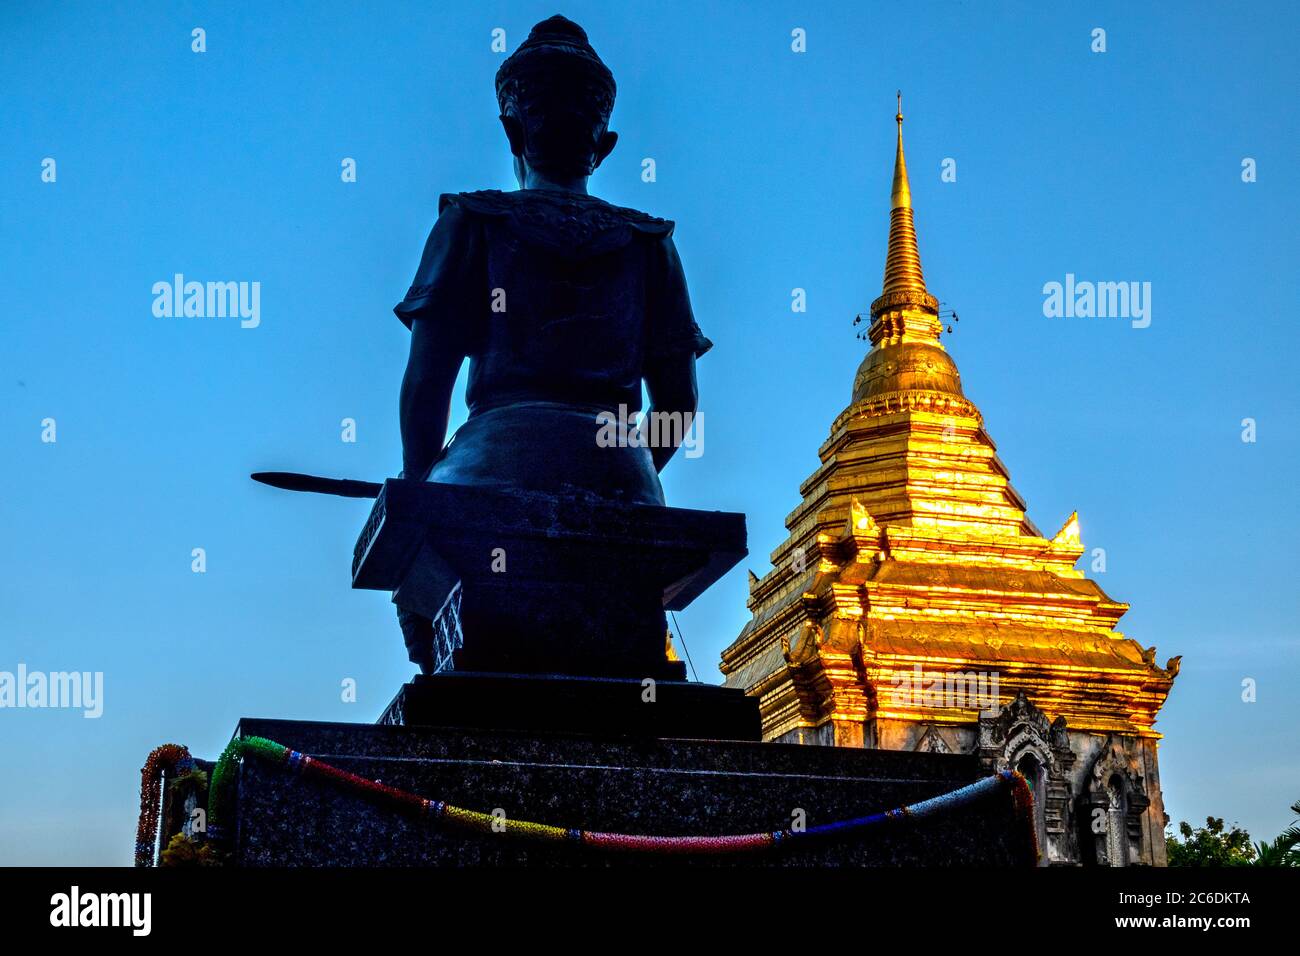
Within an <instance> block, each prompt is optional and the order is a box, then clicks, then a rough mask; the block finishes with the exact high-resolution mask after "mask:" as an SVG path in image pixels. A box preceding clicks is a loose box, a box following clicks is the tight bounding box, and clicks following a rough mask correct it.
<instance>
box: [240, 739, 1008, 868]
mask: <svg viewBox="0 0 1300 956" xmlns="http://www.w3.org/2000/svg"><path fill="white" fill-rule="evenodd" d="M238 734H240V735H252V736H260V737H268V738H270V739H272V740H275V741H278V742H280V743H282V744H285V745H286V746H289V747H292V748H294V749H296V750H299V751H302V752H304V753H307V754H309V755H311V756H314V757H319V758H320V759H322V760H324V761H326V762H327V763H330V764H333V765H334V766H337V767H340V768H342V769H344V770H348V771H350V772H352V773H355V774H358V775H360V776H363V777H366V778H368V779H372V780H380V781H382V782H383V783H385V784H387V785H389V786H393V787H398V788H402V789H405V790H410V791H413V792H415V793H419V794H421V795H423V796H426V797H429V798H431V799H439V800H445V801H448V802H450V803H453V804H456V805H458V806H462V807H465V808H468V809H471V810H478V811H482V812H488V813H491V812H493V811H494V810H498V809H499V810H500V811H501V812H502V813H504V814H505V815H506V816H508V817H510V818H512V819H517V820H531V821H534V822H540V823H548V824H553V825H557V826H563V827H576V828H583V829H591V830H601V831H613V832H623V833H637V834H657V835H682V834H711V835H718V834H729V833H748V832H756V831H765V830H773V829H780V828H784V827H788V826H790V825H791V822H792V820H794V819H795V818H796V816H798V815H802V818H803V819H804V820H805V821H806V824H807V826H808V827H815V826H817V825H819V824H823V823H829V822H833V821H837V820H843V819H848V818H852V817H858V816H862V815H865V814H868V813H873V812H876V811H880V810H886V809H891V808H893V807H896V806H899V805H901V804H904V803H910V802H915V801H918V800H922V799H925V798H927V797H933V796H936V795H938V794H942V793H947V792H949V791H951V790H954V789H956V788H958V787H961V786H964V785H965V784H968V783H971V782H973V781H974V780H976V779H978V778H979V777H980V776H981V775H982V771H981V768H980V767H979V763H978V760H977V759H976V758H975V757H974V756H970V755H960V754H920V753H898V752H894V751H878V750H860V749H848V748H840V747H807V746H798V745H793V744H771V743H754V742H744V741H718V740H708V741H703V740H673V739H656V738H645V737H641V738H637V737H622V738H618V737H604V736H599V735H575V734H558V733H549V734H538V733H524V732H508V731H485V730H466V729H463V728H438V727H396V726H365V725H357V724H332V723H313V722H305V721H284V720H254V719H247V718H246V719H244V720H243V721H241V722H240V726H239V729H238ZM236 816H237V821H236V824H237V825H236V833H235V834H234V862H235V863H236V864H237V865H240V866H483V865H489V866H503V865H505V866H509V865H521V864H527V865H530V866H578V865H582V866H586V865H593V866H608V865H635V866H665V865H668V866H677V865H688V866H691V865H705V866H709V865H722V866H944V865H960V866H1009V865H1014V864H1021V863H1023V862H1024V861H1025V857H1024V851H1025V844H1024V832H1023V828H1022V827H1021V826H1020V825H1018V824H1017V822H1016V819H1015V817H1014V814H1013V812H1012V809H1011V803H1010V799H1009V798H1008V797H1007V795H1006V793H1005V792H1004V791H1001V790H999V791H998V792H996V793H995V794H993V795H991V796H990V797H988V798H987V799H985V800H982V801H980V802H978V803H975V804H973V805H971V806H969V807H967V808H964V809H961V810H958V811H955V812H952V813H946V814H941V815H938V816H936V817H934V818H931V819H927V820H920V821H911V822H907V823H902V824H897V825H894V824H889V825H884V826H881V827H878V828H875V829H872V830H870V831H867V832H865V833H862V834H860V835H858V836H855V837H852V838H844V839H839V840H817V841H809V843H808V844H804V845H799V844H797V843H792V844H789V845H788V846H787V847H786V848H783V849H778V850H769V851H763V852H760V853H756V854H755V853H745V854H735V855H730V854H728V855H722V856H712V857H691V856H654V855H644V854H631V853H623V854H611V853H608V852H605V851H596V850H592V849H590V848H582V847H575V846H571V845H567V844H537V843H516V842H510V841H506V840H503V839H502V838H500V837H497V836H493V835H490V834H475V833H467V832H464V831H461V830H453V829H444V828H441V827H439V826H437V825H436V824H433V823H426V822H420V821H416V820H413V819H411V818H409V817H406V816H403V815H400V814H398V813H396V812H394V811H392V810H389V809H387V808H384V807H381V806H378V805H376V804H373V803H370V802H367V801H366V800H364V799H362V798H360V797H358V796H356V795H354V794H352V793H350V792H348V791H346V790H343V789H340V788H339V787H338V786H336V785H334V784H332V783H328V782H324V781H317V780H314V779H311V778H304V777H300V776H298V775H296V774H294V773H292V772H288V771H286V770H285V769H284V768H281V767H276V766H271V765H268V764H265V763H263V762H261V761H258V760H255V759H249V760H245V761H244V763H243V766H242V768H241V770H240V773H239V783H238V802H237V806H236Z"/></svg>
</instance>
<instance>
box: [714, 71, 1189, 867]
mask: <svg viewBox="0 0 1300 956" xmlns="http://www.w3.org/2000/svg"><path fill="white" fill-rule="evenodd" d="M896 121H897V124H898V144H897V153H896V156H895V161H894V179H893V188H892V191H891V208H890V214H889V216H890V225H889V248H888V254H887V255H886V258H885V275H884V284H883V288H882V291H881V294H880V297H879V298H877V299H876V300H875V301H874V302H873V303H872V304H871V309H870V325H869V327H868V331H867V338H868V339H869V340H870V343H871V348H870V351H869V352H868V354H867V356H866V358H865V359H864V360H863V362H862V364H861V366H860V367H859V368H858V372H857V375H856V376H855V378H854V381H853V394H852V400H851V401H850V403H849V405H848V407H847V408H846V409H844V411H842V412H841V413H840V414H839V416H838V417H837V418H836V419H835V420H834V422H833V423H832V424H831V428H830V437H829V438H828V439H827V440H826V442H825V443H824V444H823V445H822V446H821V448H820V449H819V452H818V455H819V458H820V460H821V464H820V466H819V467H818V468H817V469H816V470H815V471H814V472H813V473H812V475H810V476H809V477H808V479H807V480H806V481H804V482H803V484H802V485H801V486H800V489H799V492H800V495H801V496H802V501H801V502H800V504H799V506H798V507H797V508H795V510H794V511H793V512H791V513H790V515H789V516H788V517H787V519H786V528H787V529H788V530H789V537H788V538H787V539H786V540H785V541H784V542H783V543H782V544H781V545H780V547H778V548H777V549H776V550H775V551H774V552H772V556H771V557H772V564H773V568H772V570H771V571H770V572H769V573H767V574H766V575H764V576H763V577H762V578H758V577H756V576H754V575H752V574H751V579H750V597H749V601H748V606H749V608H750V609H751V610H752V612H753V618H752V620H751V621H750V622H749V623H748V624H746V626H745V628H744V629H743V630H742V631H741V633H740V635H739V636H738V637H737V638H736V640H735V642H734V643H732V645H731V646H730V647H728V648H727V649H726V650H725V651H724V652H723V655H722V665H721V667H722V671H723V673H724V674H725V675H726V684H727V685H728V686H731V687H740V688H743V689H744V690H745V691H746V692H748V693H749V694H751V695H754V696H756V697H758V698H759V701H760V706H761V711H762V720H763V735H764V738H765V739H767V740H773V741H781V742H788V743H805V744H823V745H837V746H848V747H879V748H886V749H893V750H925V751H941V752H952V753H962V754H974V755H976V756H977V757H978V758H979V759H980V760H981V761H982V762H983V763H984V764H986V765H987V767H988V768H989V769H1003V768H1006V767H1011V768H1014V769H1018V770H1020V771H1021V772H1023V773H1025V774H1026V776H1027V777H1028V779H1029V781H1030V783H1031V786H1032V787H1033V788H1034V791H1035V797H1036V800H1037V810H1038V825H1039V830H1040V845H1041V846H1042V848H1043V852H1042V860H1041V862H1043V863H1044V864H1058V865H1070V864H1080V863H1095V864H1102V865H1112V866H1119V865H1126V864H1143V863H1144V864H1148V865H1162V864H1163V863H1164V862H1165V844H1164V828H1165V825H1166V823H1167V819H1166V817H1165V814H1164V807H1163V801H1162V797H1161V793H1160V782H1159V771H1158V766H1157V753H1156V748H1157V741H1158V740H1159V738H1160V734H1159V733H1157V732H1156V731H1155V729H1154V725H1155V722H1156V714H1157V712H1158V711H1159V710H1160V707H1161V706H1162V705H1163V704H1164V701H1165V699H1166V697H1167V696H1168V694H1169V691H1170V688H1171V686H1172V684H1173V681H1174V678H1175V676H1176V675H1177V673H1178V664H1179V659H1178V658H1173V659H1172V660H1170V661H1169V662H1168V663H1166V664H1165V665H1164V666H1163V667H1161V666H1159V665H1157V664H1156V658H1155V655H1156V651H1155V648H1154V647H1152V648H1147V649H1143V648H1142V647H1141V646H1140V645H1138V644H1137V643H1136V642H1135V641H1133V640H1131V639H1129V638H1127V637H1125V636H1124V635H1123V634H1121V633H1120V632H1119V631H1117V630H1116V629H1115V628H1116V624H1117V623H1118V622H1119V619H1120V617H1121V616H1122V615H1123V614H1124V612H1125V611H1126V610H1127V609H1128V605H1127V604H1123V603H1120V602H1118V601H1115V600H1114V599H1112V598H1111V597H1109V596H1108V595H1107V594H1106V593H1105V591H1103V590H1102V589H1101V587H1100V586H1098V585H1097V583H1096V582H1094V581H1092V580H1091V579H1089V578H1087V577H1085V575H1084V573H1083V572H1082V571H1079V570H1077V569H1076V568H1075V564H1076V563H1077V562H1078V561H1079V559H1080V557H1081V556H1082V554H1083V551H1084V546H1083V543H1082V541H1081V539H1080V528H1079V520H1078V517H1077V515H1073V514H1072V515H1070V516H1069V517H1068V518H1067V519H1066V520H1065V521H1064V523H1063V525H1062V527H1061V529H1060V530H1059V531H1058V532H1056V534H1054V535H1053V536H1052V537H1050V538H1048V537H1044V536H1043V535H1042V534H1041V533H1040V532H1039V530H1038V528H1036V527H1035V526H1034V524H1033V522H1031V521H1030V520H1029V518H1028V517H1027V516H1026V514H1025V501H1024V499H1022V498H1021V496H1020V495H1019V494H1018V493H1017V492H1016V490H1015V489H1014V488H1012V487H1011V484H1010V481H1009V479H1008V473H1007V469H1006V467H1005V466H1004V465H1003V464H1002V462H1001V461H1000V460H999V459H998V456H997V449H996V446H995V445H994V443H993V440H992V439H991V438H990V437H989V434H988V432H987V431H985V428H984V420H983V417H982V416H981V414H980V411H979V409H978V408H977V407H976V406H975V404H974V403H973V402H972V401H971V400H970V399H969V398H967V397H966V395H965V393H964V392H963V389H962V383H961V376H960V375H959V374H958V372H957V367H956V365H955V364H954V362H953V360H952V357H951V356H950V355H949V354H948V351H947V349H945V348H944V345H943V343H942V342H941V340H940V338H941V335H942V333H943V331H944V326H943V323H942V322H941V319H940V310H939V302H938V300H936V299H935V297H934V296H933V295H931V294H930V292H929V289H928V288H927V287H926V282H925V277H924V274H923V273H922V271H921V258H920V254H919V249H918V245H917V237H916V228H915V223H914V216H913V210H912V193H911V188H910V183H909V181H908V175H907V163H906V161H905V159H904V155H903V115H902V99H901V96H900V98H899V108H898V115H897V116H896Z"/></svg>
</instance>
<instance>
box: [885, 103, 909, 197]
mask: <svg viewBox="0 0 1300 956" xmlns="http://www.w3.org/2000/svg"><path fill="white" fill-rule="evenodd" d="M894 120H895V121H896V122H897V123H898V152H897V153H896V154H895V156H894V188H893V191H892V192H891V193H890V197H889V198H890V206H891V208H893V209H911V208H912V187H911V185H910V184H909V183H908V181H907V160H906V159H904V158H903V91H902V90H899V91H898V115H896V116H895V117H894Z"/></svg>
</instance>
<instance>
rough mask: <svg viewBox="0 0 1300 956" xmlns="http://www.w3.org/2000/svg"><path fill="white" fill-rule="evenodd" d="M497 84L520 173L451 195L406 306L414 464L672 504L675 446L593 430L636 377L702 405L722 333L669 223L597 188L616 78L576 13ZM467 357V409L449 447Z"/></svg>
mask: <svg viewBox="0 0 1300 956" xmlns="http://www.w3.org/2000/svg"><path fill="white" fill-rule="evenodd" d="M496 89H497V97H498V101H499V104H500V108H501V120H502V123H503V126H504V127H505V130H506V134H507V138H508V140H509V143H510V147H511V151H512V153H513V154H514V157H515V168H516V173H517V175H518V178H519V180H520V186H521V188H520V189H519V190H518V191H514V192H499V191H496V190H487V191H482V192H468V193H456V194H447V195H444V196H442V198H441V201H440V204H439V216H438V220H437V223H436V224H435V226H434V227H433V231H432V233H431V234H430V236H429V239H428V242H427V243H426V245H425V248H424V255H423V257H422V259H421V262H420V265H419V268H418V270H417V272H416V276H415V279H414V281H413V283H412V285H411V288H410V290H409V291H408V292H407V294H406V297H405V298H404V299H403V300H402V301H401V303H400V304H398V306H397V307H396V309H395V311H396V313H397V316H398V317H399V318H400V319H401V320H402V322H403V323H405V324H406V326H407V327H408V328H409V329H410V330H411V333H412V347H411V358H410V362H409V365H408V369H407V374H406V380H405V382H404V384H403V395H402V438H403V457H404V463H403V464H404V469H403V474H404V475H405V477H408V478H427V479H428V480H429V481H432V482H444V483H450V484H457V485H472V486H484V487H491V488H498V489H516V490H527V491H537V492H546V493H551V494H561V495H573V496H577V497H582V498H590V499H604V500H610V501H617V502H622V503H636V504H651V505H662V504H664V497H663V490H662V488H661V486H660V483H659V478H658V471H659V470H660V469H661V468H662V467H663V466H664V464H666V462H667V461H668V459H669V458H670V457H671V455H672V452H673V450H674V449H673V448H672V447H668V448H663V447H659V448H649V447H643V446H641V445H639V444H637V443H635V442H634V441H629V442H620V443H617V444H615V445H612V446H611V445H610V444H609V442H607V441H603V442H602V441H599V440H598V437H599V435H600V433H601V418H600V417H601V416H606V417H605V420H606V421H607V420H608V416H614V417H615V418H616V419H618V420H619V421H622V420H626V419H627V418H629V417H631V416H634V415H635V414H636V413H637V412H639V411H640V410H641V407H642V398H641V396H642V384H643V382H644V383H645V385H646V387H647V391H648V392H649V394H650V398H651V405H652V407H651V409H650V411H652V412H659V413H675V414H678V415H686V416H690V415H693V414H694V412H695V400H696V396H695V372H694V363H695V359H696V358H697V357H699V356H700V355H703V354H704V352H706V351H707V350H708V349H709V348H710V345H711V343H710V342H709V340H708V339H706V338H705V337H704V336H703V335H702V334H701V332H700V330H699V327H698V326H697V325H696V323H695V320H694V317H693V315H692V312H691V305H690V298H689V296H688V294H687V289H686V280H685V277H684V275H683V272H682V266H681V262H680V260H679V259H678V255H677V250H676V248H675V246H674V244H673V238H672V235H673V223H672V222H670V221H668V220H665V219H659V218H656V217H654V216H650V215H647V214H646V213H643V212H638V211H637V210H634V209H626V208H622V207H619V206H614V205H611V204H609V203H607V202H604V201H602V200H600V199H597V198H595V197H594V196H591V195H588V194H587V191H586V182H587V176H588V175H589V174H590V173H591V172H592V171H593V170H594V169H595V168H596V167H597V166H598V165H599V164H600V162H601V160H603V159H604V157H605V155H607V154H608V152H609V150H611V149H612V148H613V144H614V142H615V140H616V136H615V134H613V133H611V132H609V130H608V122H609V116H610V112H611V110H612V109H613V105H614V94H615V85H614V78H613V76H612V74H611V73H610V71H609V69H608V68H607V67H606V66H605V64H604V63H602V62H601V60H600V58H599V57H598V56H597V55H596V53H595V51H594V50H593V49H592V48H591V46H590V44H589V43H588V42H587V36H586V34H585V33H584V32H583V30H582V28H581V27H579V26H578V25H577V24H575V23H572V22H571V21H569V20H566V19H564V18H563V17H552V18H550V19H549V20H545V21H543V22H542V23H539V24H538V25H537V26H536V27H534V28H533V30H532V32H531V33H530V35H529V37H528V39H527V40H526V41H525V42H524V43H523V44H522V45H521V46H520V47H519V49H518V50H516V51H515V53H514V54H513V55H511V56H510V57H509V58H508V59H507V60H506V61H505V62H504V63H503V64H502V66H501V68H500V70H499V72H498V73H497V77H496ZM465 358H468V359H469V384H468V392H467V401H468V405H469V418H468V420H467V421H466V422H465V424H464V425H463V426H461V428H460V429H459V430H458V431H457V432H456V434H455V436H454V437H453V439H452V440H451V441H450V443H448V444H447V445H446V447H445V448H444V447H443V439H444V438H445V433H446V427H447V416H448V402H449V399H450V394H451V389H452V386H453V383H454V381H455V377H456V372H457V370H458V369H459V366H460V364H461V362H462V361H463V359H465ZM678 441H680V439H678ZM399 608H400V604H399ZM400 617H401V619H402V623H403V630H404V632H405V634H406V638H407V644H408V648H409V649H410V651H411V657H412V660H415V661H417V662H418V663H420V664H421V666H422V667H423V668H425V669H428V668H429V667H430V666H431V665H430V663H429V661H428V659H427V655H426V654H425V653H424V652H423V650H422V648H423V647H424V645H425V644H426V643H427V642H428V640H429V637H428V635H429V630H428V621H427V620H426V619H425V618H424V617H422V616H421V615H418V614H415V613H414V612H412V611H410V610H409V609H408V610H407V611H406V613H402V614H401V615H400Z"/></svg>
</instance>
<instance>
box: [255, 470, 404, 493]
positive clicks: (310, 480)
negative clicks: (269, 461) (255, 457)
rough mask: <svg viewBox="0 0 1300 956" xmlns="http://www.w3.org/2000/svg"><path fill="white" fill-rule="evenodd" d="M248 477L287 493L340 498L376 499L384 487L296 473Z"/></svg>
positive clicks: (377, 483) (276, 473)
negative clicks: (336, 496) (309, 493)
mask: <svg viewBox="0 0 1300 956" xmlns="http://www.w3.org/2000/svg"><path fill="white" fill-rule="evenodd" d="M248 477H250V478H252V479H253V480H254V481H260V482H261V483H262V484H264V485H270V486H271V487H272V488H283V489H284V490H285V491H309V492H312V493H313V494H318V495H338V496H339V497H340V498H374V497H376V496H377V495H378V494H379V492H380V491H381V490H382V489H383V487H384V486H383V485H382V484H380V483H379V482H377V481H357V480H356V479H354V478H321V477H319V476H317V475H300V474H298V473H297V472H295V471H258V472H254V473H253V474H251V475H249V476H248Z"/></svg>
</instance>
